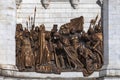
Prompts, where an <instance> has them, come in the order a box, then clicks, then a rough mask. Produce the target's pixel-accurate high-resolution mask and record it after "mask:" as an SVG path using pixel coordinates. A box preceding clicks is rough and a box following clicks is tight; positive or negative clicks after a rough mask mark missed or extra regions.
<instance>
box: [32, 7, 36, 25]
mask: <svg viewBox="0 0 120 80" xmlns="http://www.w3.org/2000/svg"><path fill="white" fill-rule="evenodd" d="M35 17H36V7H35V9H34V21H33V25H34V26H35Z"/></svg>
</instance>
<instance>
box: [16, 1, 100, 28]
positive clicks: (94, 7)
mask: <svg viewBox="0 0 120 80" xmlns="http://www.w3.org/2000/svg"><path fill="white" fill-rule="evenodd" d="M96 1H97V0H80V3H79V6H78V9H73V7H71V5H70V2H69V0H51V2H50V5H49V7H48V9H44V8H43V7H42V5H41V2H40V0H23V2H22V3H21V5H20V7H19V9H18V10H17V23H23V26H26V25H25V22H26V20H28V16H33V12H34V7H35V6H36V7H37V15H36V25H39V24H45V25H46V28H47V30H49V29H51V27H52V26H53V24H58V25H59V26H60V25H61V24H64V23H67V22H69V21H70V19H71V18H75V17H79V16H84V18H85V25H84V26H85V28H87V27H89V22H90V20H91V19H93V18H95V17H96V15H97V14H100V12H101V9H100V6H99V5H98V4H96Z"/></svg>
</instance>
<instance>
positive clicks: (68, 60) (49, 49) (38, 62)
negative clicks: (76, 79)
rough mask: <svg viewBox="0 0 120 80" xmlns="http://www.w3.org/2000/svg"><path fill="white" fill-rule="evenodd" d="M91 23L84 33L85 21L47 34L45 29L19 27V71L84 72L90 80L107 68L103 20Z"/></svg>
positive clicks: (17, 33)
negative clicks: (104, 51)
mask: <svg viewBox="0 0 120 80" xmlns="http://www.w3.org/2000/svg"><path fill="white" fill-rule="evenodd" d="M97 19H98V16H97V17H96V18H95V19H93V20H91V22H90V27H89V29H88V31H87V32H85V31H84V26H83V25H84V17H83V16H81V17H79V18H75V19H72V20H71V21H70V23H67V24H64V25H62V26H61V27H60V29H59V30H58V29H57V27H58V26H57V25H54V26H53V28H52V29H51V31H46V30H45V26H44V25H40V27H38V26H37V27H35V26H34V25H33V26H32V29H31V30H30V31H29V30H28V29H26V28H25V29H24V30H23V27H22V24H17V27H16V65H17V67H18V69H19V71H35V72H41V73H56V74H60V72H61V71H82V72H83V75H84V76H89V75H90V74H92V73H93V72H94V71H96V70H99V69H100V68H101V67H102V65H103V39H102V26H101V20H99V21H98V23H97Z"/></svg>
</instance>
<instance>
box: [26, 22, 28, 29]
mask: <svg viewBox="0 0 120 80" xmlns="http://www.w3.org/2000/svg"><path fill="white" fill-rule="evenodd" d="M26 25H27V29H28V21H26Z"/></svg>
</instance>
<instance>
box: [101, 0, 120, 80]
mask: <svg viewBox="0 0 120 80" xmlns="http://www.w3.org/2000/svg"><path fill="white" fill-rule="evenodd" d="M119 4H120V0H104V5H103V7H104V9H103V27H104V66H103V70H102V71H101V72H100V76H102V77H104V76H106V77H105V78H104V79H105V80H120V22H119V21H120V6H119Z"/></svg>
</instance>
